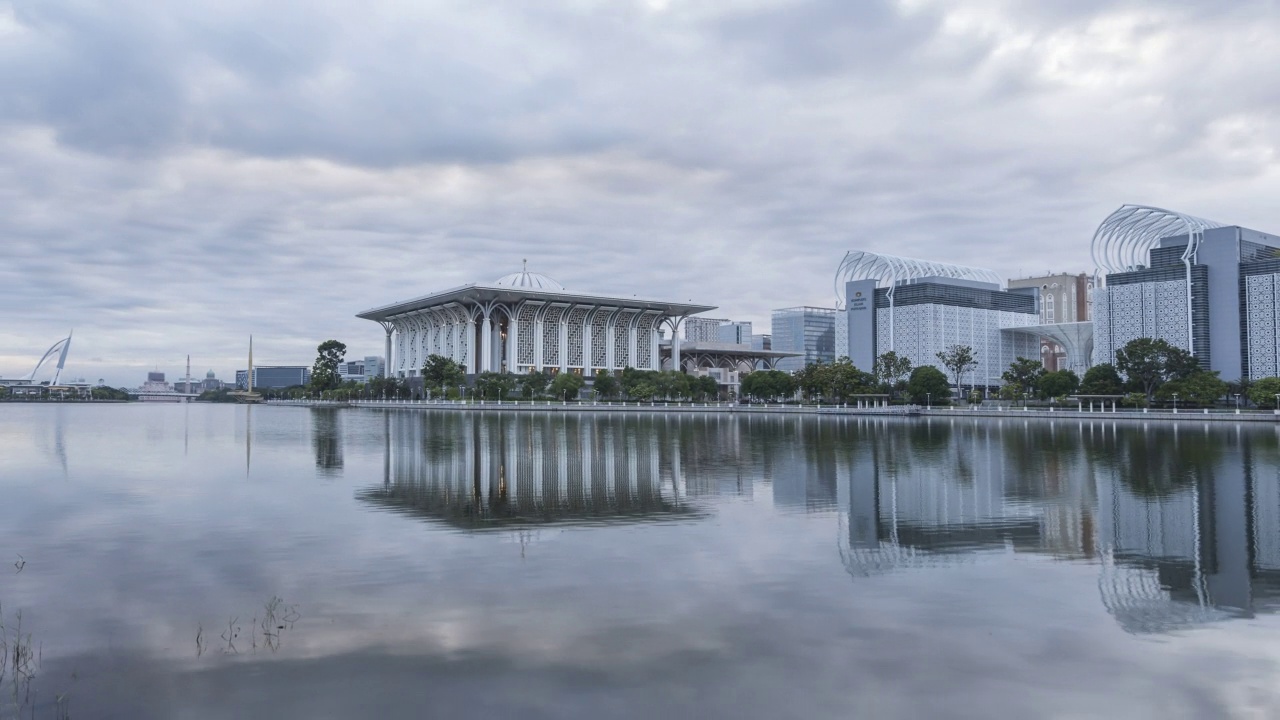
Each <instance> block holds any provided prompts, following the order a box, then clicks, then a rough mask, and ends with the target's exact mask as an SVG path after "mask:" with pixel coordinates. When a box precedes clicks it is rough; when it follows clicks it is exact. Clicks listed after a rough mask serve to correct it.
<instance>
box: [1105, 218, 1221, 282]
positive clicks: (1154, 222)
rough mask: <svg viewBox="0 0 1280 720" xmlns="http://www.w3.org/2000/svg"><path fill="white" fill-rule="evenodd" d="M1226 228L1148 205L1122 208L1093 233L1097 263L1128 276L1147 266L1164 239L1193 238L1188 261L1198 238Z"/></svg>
mask: <svg viewBox="0 0 1280 720" xmlns="http://www.w3.org/2000/svg"><path fill="white" fill-rule="evenodd" d="M1219 227H1226V225H1225V224H1224V223H1220V222H1217V221H1216V220H1206V219H1204V218H1200V217H1196V216H1194V215H1187V214H1185V213H1180V212H1175V211H1173V210H1165V209H1164V208H1158V207H1150V206H1148V205H1121V206H1120V209H1118V210H1116V211H1115V212H1113V213H1111V214H1110V215H1108V216H1107V218H1106V219H1105V220H1103V221H1102V224H1101V225H1099V226H1098V229H1097V230H1096V231H1094V233H1093V248H1092V253H1093V262H1094V265H1095V266H1097V267H1098V268H1100V269H1102V270H1105V271H1106V272H1108V273H1118V272H1125V271H1126V270H1129V269H1131V268H1133V267H1135V266H1138V265H1146V264H1147V254H1148V252H1149V251H1150V250H1151V248H1153V247H1155V246H1156V245H1157V243H1159V242H1160V239H1161V238H1166V237H1170V236H1173V235H1191V236H1193V242H1191V243H1188V244H1187V253H1186V255H1185V256H1184V259H1186V258H1187V257H1190V256H1191V255H1193V254H1194V253H1195V250H1196V246H1197V244H1198V238H1196V237H1195V236H1198V235H1200V234H1202V233H1203V232H1204V231H1205V230H1208V229H1210V228H1219Z"/></svg>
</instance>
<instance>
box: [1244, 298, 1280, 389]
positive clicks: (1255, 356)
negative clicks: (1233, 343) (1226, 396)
mask: <svg viewBox="0 0 1280 720" xmlns="http://www.w3.org/2000/svg"><path fill="white" fill-rule="evenodd" d="M1242 283H1243V285H1244V314H1245V331H1246V336H1245V363H1246V365H1245V367H1246V372H1247V374H1248V376H1249V377H1252V378H1263V377H1280V333H1278V332H1276V325H1277V323H1280V273H1270V274H1266V275H1250V276H1247V277H1245V278H1243V279H1242Z"/></svg>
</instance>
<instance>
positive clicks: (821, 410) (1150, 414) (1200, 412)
mask: <svg viewBox="0 0 1280 720" xmlns="http://www.w3.org/2000/svg"><path fill="white" fill-rule="evenodd" d="M262 405H263V406H266V407H272V406H279V407H309V408H310V407H313V408H353V409H373V410H422V411H427V410H444V411H451V412H588V413H599V412H605V413H608V412H638V413H655V412H659V413H685V414H724V415H758V414H770V415H809V416H815V417H905V418H929V419H932V418H952V419H958V418H974V419H976V418H999V419H1006V420H1031V419H1036V420H1100V421H1111V422H1120V421H1124V422H1151V421H1154V420H1159V421H1170V422H1201V423H1203V422H1214V423H1231V422H1236V423H1240V422H1247V423H1263V424H1272V425H1277V424H1280V413H1277V412H1275V411H1272V412H1267V411H1244V410H1242V411H1239V412H1237V411H1235V410H1221V411H1206V410H1204V409H1196V410H1179V411H1177V412H1174V411H1172V410H1150V409H1147V410H1106V411H1104V410H1094V411H1090V410H1060V409H1053V410H1031V409H1024V408H1017V409H1013V408H1010V409H1007V410H1005V409H1001V410H997V409H992V408H979V407H971V408H960V407H955V406H950V407H946V408H923V407H919V406H914V405H890V406H885V407H861V408H859V407H841V406H836V405H822V406H818V405H738V404H728V403H671V404H660V403H659V404H645V403H623V402H606V403H564V402H557V401H554V400H538V401H532V402H514V401H512V402H502V403H497V402H482V403H468V402H459V401H443V402H427V401H411V400H400V401H381V400H369V401H364V400H361V401H355V402H349V401H325V400H285V401H272V402H267V403H263V404H262Z"/></svg>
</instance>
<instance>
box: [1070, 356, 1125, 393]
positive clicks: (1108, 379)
mask: <svg viewBox="0 0 1280 720" xmlns="http://www.w3.org/2000/svg"><path fill="white" fill-rule="evenodd" d="M1122 392H1124V381H1123V380H1121V379H1120V373H1118V372H1116V366H1115V365H1112V364H1111V363H1102V364H1100V365H1094V366H1093V367H1091V368H1089V369H1088V370H1087V371H1085V374H1084V380H1083V381H1081V383H1080V394H1081V395H1119V394H1121V393H1122Z"/></svg>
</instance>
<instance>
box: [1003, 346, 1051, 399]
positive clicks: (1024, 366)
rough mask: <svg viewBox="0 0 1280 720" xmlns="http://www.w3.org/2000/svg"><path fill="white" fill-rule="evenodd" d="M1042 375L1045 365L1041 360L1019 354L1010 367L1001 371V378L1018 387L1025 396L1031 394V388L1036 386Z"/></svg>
mask: <svg viewBox="0 0 1280 720" xmlns="http://www.w3.org/2000/svg"><path fill="white" fill-rule="evenodd" d="M1042 375H1044V365H1043V364H1041V362H1040V361H1039V360H1029V359H1027V358H1024V357H1022V356H1018V358H1017V359H1016V360H1014V361H1013V363H1012V364H1011V365H1009V369H1008V370H1005V371H1004V372H1003V373H1001V375H1000V379H1001V380H1004V381H1005V383H1007V384H1009V385H1012V386H1013V387H1015V388H1017V390H1018V392H1019V393H1021V395H1022V397H1024V398H1025V397H1026V396H1028V395H1030V394H1031V390H1032V389H1033V388H1035V387H1036V383H1037V382H1038V381H1039V380H1040V377H1041V376H1042Z"/></svg>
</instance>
